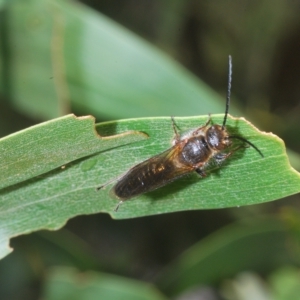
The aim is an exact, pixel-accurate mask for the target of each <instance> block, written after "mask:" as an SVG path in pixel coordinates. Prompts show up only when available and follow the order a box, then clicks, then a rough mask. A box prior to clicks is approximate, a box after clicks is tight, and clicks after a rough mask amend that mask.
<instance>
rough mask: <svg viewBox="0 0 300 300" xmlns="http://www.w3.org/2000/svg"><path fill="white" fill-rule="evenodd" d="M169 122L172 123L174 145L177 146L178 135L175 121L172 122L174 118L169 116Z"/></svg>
mask: <svg viewBox="0 0 300 300" xmlns="http://www.w3.org/2000/svg"><path fill="white" fill-rule="evenodd" d="M171 121H172V127H173V131H174V133H175V138H174V140H175V144H177V143H178V142H179V141H180V134H179V133H178V131H177V128H176V123H175V120H174V117H173V116H171Z"/></svg>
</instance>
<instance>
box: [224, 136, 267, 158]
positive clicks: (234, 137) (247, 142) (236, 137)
mask: <svg viewBox="0 0 300 300" xmlns="http://www.w3.org/2000/svg"><path fill="white" fill-rule="evenodd" d="M229 138H230V139H237V140H240V141H243V142H244V143H246V144H248V145H249V146H251V147H252V148H254V149H255V150H256V151H257V152H258V153H259V154H260V155H261V157H264V155H263V154H262V152H261V151H260V150H259V149H258V148H257V147H256V146H255V145H254V144H252V143H251V142H249V141H248V140H246V139H244V138H243V137H241V136H236V135H231V136H229Z"/></svg>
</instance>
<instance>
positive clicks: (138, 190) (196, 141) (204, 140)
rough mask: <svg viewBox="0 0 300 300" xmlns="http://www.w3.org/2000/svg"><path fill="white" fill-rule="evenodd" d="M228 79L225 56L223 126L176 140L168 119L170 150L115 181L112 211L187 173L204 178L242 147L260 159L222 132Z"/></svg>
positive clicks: (209, 121) (225, 119) (230, 73)
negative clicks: (208, 168) (115, 199)
mask: <svg viewBox="0 0 300 300" xmlns="http://www.w3.org/2000/svg"><path fill="white" fill-rule="evenodd" d="M231 78H232V60H231V56H229V71H228V89H227V98H226V108H225V115H224V120H223V124H222V125H217V124H213V125H211V118H210V117H209V119H208V121H207V122H206V123H205V124H204V125H203V126H201V127H199V128H197V129H195V130H193V131H192V132H190V133H189V134H187V135H183V136H182V137H180V135H179V134H178V132H177V129H176V125H175V122H174V119H173V118H171V120H172V125H173V130H174V133H175V139H174V146H173V147H171V148H169V149H168V150H166V151H164V152H162V153H160V154H158V155H155V156H153V157H151V158H149V159H147V160H145V161H143V162H141V163H139V164H137V165H136V166H134V167H133V168H131V169H130V170H129V171H128V172H127V173H126V174H125V175H123V176H121V177H120V178H119V179H117V183H116V184H115V185H114V186H113V188H112V190H111V193H112V194H113V195H114V196H115V197H116V198H118V199H119V200H120V202H119V203H118V205H117V207H116V208H115V211H117V210H118V209H119V207H120V205H121V204H122V203H123V202H124V201H125V200H128V199H131V198H133V197H135V196H138V195H141V194H144V193H147V192H150V191H153V190H155V189H157V188H160V187H162V186H164V185H166V184H168V183H169V182H172V181H174V180H176V179H178V178H179V177H182V176H183V175H186V174H188V173H190V172H193V171H196V172H197V173H198V174H199V175H200V176H201V177H205V176H206V173H205V170H206V169H207V167H208V166H209V165H210V164H212V163H215V164H217V165H219V166H220V165H221V163H222V162H223V161H225V160H226V159H227V158H228V157H229V156H231V155H232V154H233V153H234V152H235V151H237V150H238V149H240V148H242V147H245V144H247V145H248V146H251V147H253V148H254V149H255V150H256V151H257V152H258V153H259V154H260V155H261V156H262V157H263V154H262V153H261V151H260V150H259V149H258V148H257V147H256V146H255V145H253V144H252V143H251V142H249V141H248V140H246V139H245V138H243V137H241V136H236V135H230V134H229V133H228V131H227V129H226V121H227V115H228V110H229V103H230V93H231ZM233 139H238V140H240V141H242V142H243V144H242V145H239V146H237V147H235V148H233V149H232V148H231V146H232V140H233ZM109 183H111V181H110V182H108V183H106V184H105V185H102V186H100V187H98V188H97V190H99V189H101V188H103V187H104V186H106V185H107V184H109Z"/></svg>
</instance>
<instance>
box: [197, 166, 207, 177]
mask: <svg viewBox="0 0 300 300" xmlns="http://www.w3.org/2000/svg"><path fill="white" fill-rule="evenodd" d="M195 171H196V172H197V173H198V175H200V177H202V178H203V177H206V173H205V172H204V171H203V170H202V169H200V168H197V169H195Z"/></svg>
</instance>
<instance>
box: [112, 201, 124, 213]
mask: <svg viewBox="0 0 300 300" xmlns="http://www.w3.org/2000/svg"><path fill="white" fill-rule="evenodd" d="M123 202H124V201H120V202H119V203H118V205H117V206H116V208H115V209H114V211H115V212H117V211H118V210H119V207H120V206H121V204H123Z"/></svg>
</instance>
